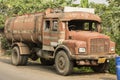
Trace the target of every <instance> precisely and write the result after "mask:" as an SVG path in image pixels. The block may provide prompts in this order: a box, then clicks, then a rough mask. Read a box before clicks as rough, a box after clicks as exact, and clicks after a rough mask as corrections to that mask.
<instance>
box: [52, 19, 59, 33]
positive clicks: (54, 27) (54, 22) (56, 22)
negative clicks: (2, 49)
mask: <svg viewBox="0 0 120 80" xmlns="http://www.w3.org/2000/svg"><path fill="white" fill-rule="evenodd" d="M52 24H53V26H52V31H57V30H58V21H57V20H53V21H52Z"/></svg>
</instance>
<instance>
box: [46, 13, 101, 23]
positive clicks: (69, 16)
mask: <svg viewBox="0 0 120 80" xmlns="http://www.w3.org/2000/svg"><path fill="white" fill-rule="evenodd" d="M44 18H59V19H60V20H61V21H70V20H75V19H76V20H93V21H97V22H101V18H100V17H99V16H98V15H95V14H93V13H88V12H60V13H48V14H46V16H45V17H44Z"/></svg>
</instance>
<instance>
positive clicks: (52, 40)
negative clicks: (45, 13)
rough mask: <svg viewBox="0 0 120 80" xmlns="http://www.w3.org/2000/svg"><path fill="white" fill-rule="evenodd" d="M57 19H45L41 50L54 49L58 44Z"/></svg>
mask: <svg viewBox="0 0 120 80" xmlns="http://www.w3.org/2000/svg"><path fill="white" fill-rule="evenodd" d="M58 35H59V33H58V20H57V19H50V20H49V19H46V20H45V21H44V28H43V47H42V49H43V50H48V51H54V47H56V46H57V45H58V38H59V36H58Z"/></svg>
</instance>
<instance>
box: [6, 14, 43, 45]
mask: <svg viewBox="0 0 120 80" xmlns="http://www.w3.org/2000/svg"><path fill="white" fill-rule="evenodd" d="M42 24H43V13H36V14H26V15H22V16H17V17H11V18H8V19H7V20H6V22H5V28H4V32H5V35H6V38H7V39H8V40H10V41H29V42H33V43H37V42H39V41H41V37H42V36H41V33H42V31H41V27H42Z"/></svg>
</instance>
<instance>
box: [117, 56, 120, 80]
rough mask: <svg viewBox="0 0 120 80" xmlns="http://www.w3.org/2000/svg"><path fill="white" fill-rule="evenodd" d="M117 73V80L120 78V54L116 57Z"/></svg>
mask: <svg viewBox="0 0 120 80" xmlns="http://www.w3.org/2000/svg"><path fill="white" fill-rule="evenodd" d="M116 74H117V80H120V56H118V57H116Z"/></svg>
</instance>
